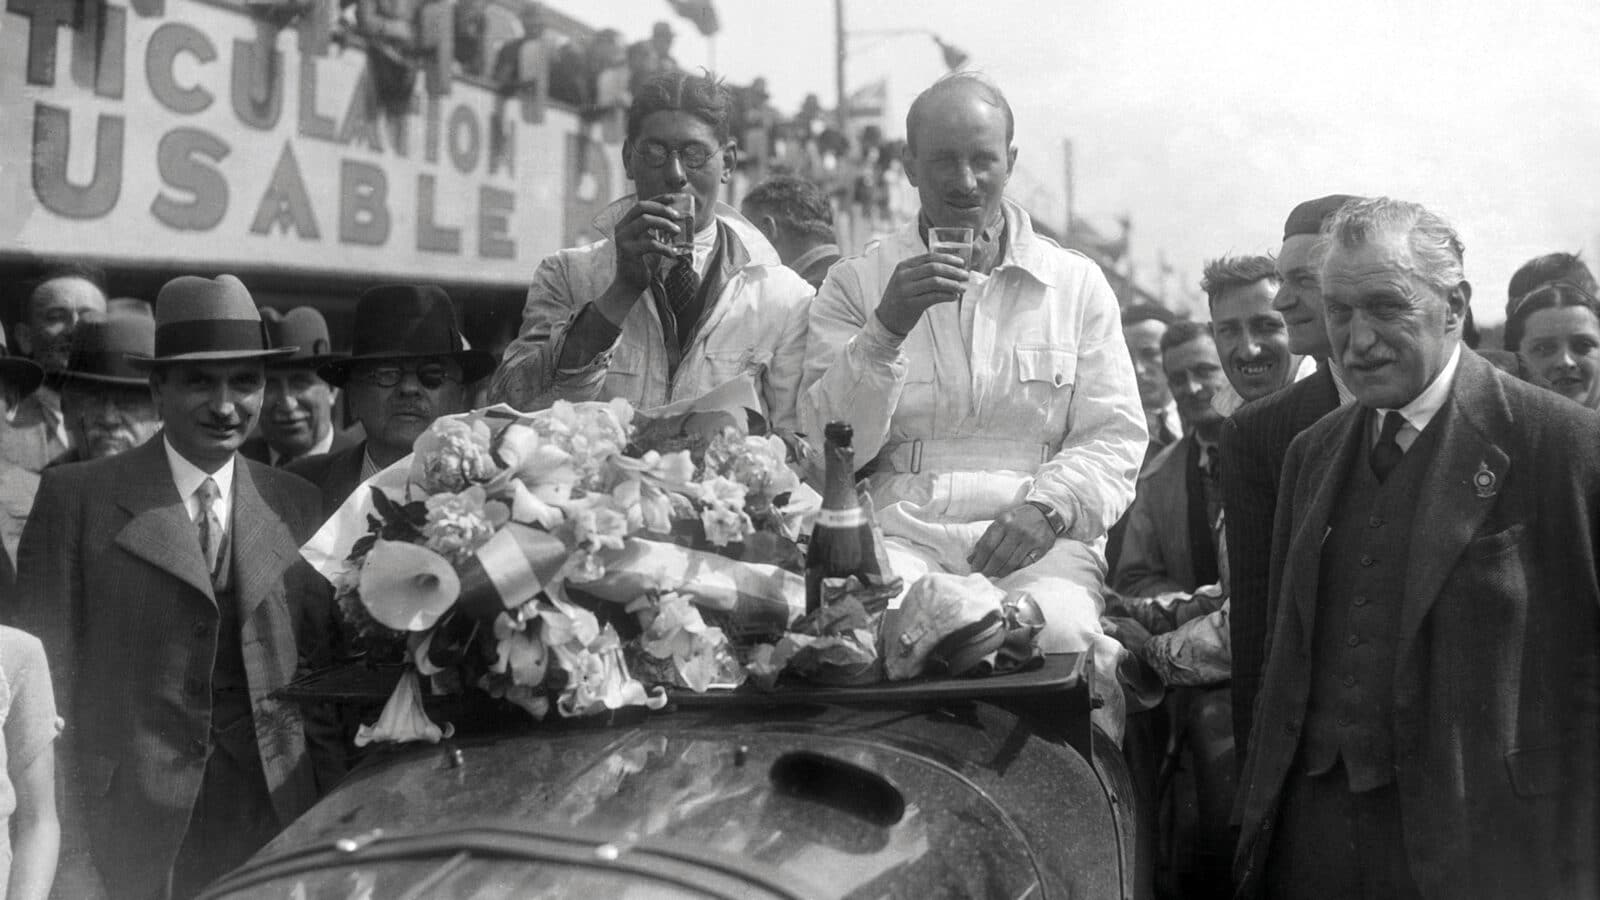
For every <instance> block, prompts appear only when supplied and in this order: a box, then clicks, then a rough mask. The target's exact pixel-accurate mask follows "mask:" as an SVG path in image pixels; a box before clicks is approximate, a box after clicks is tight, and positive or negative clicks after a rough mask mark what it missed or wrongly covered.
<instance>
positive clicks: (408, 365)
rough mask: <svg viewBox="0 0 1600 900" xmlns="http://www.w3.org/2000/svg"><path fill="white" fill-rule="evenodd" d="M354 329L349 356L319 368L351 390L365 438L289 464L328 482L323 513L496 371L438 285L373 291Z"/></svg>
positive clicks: (361, 304)
mask: <svg viewBox="0 0 1600 900" xmlns="http://www.w3.org/2000/svg"><path fill="white" fill-rule="evenodd" d="M355 334H356V340H355V347H354V348H353V350H352V352H351V355H350V356H349V357H348V358H345V359H335V360H332V361H330V362H327V363H324V364H323V366H322V367H321V368H320V369H318V370H317V371H318V374H320V375H321V376H322V378H323V380H324V381H326V382H328V383H329V384H331V385H333V386H334V387H336V388H340V389H342V390H343V391H344V392H345V402H346V403H347V404H348V406H349V409H350V412H351V414H352V415H354V416H355V418H356V419H357V420H358V421H360V423H361V425H362V428H363V429H364V430H365V431H366V433H367V437H366V440H364V441H362V442H361V443H359V444H356V445H354V446H351V447H346V448H345V449H343V450H340V451H337V452H334V453H329V454H325V455H322V456H312V457H308V458H306V459H302V460H299V461H297V462H295V463H293V464H292V465H290V466H289V471H290V472H293V473H294V474H296V475H299V476H300V477H302V478H304V479H306V480H307V481H310V482H311V483H313V484H316V485H319V486H320V487H321V488H322V507H323V516H324V517H327V516H331V515H333V513H334V511H335V510H337V509H338V508H339V506H340V505H341V504H343V503H344V501H345V498H347V497H349V496H350V493H351V492H352V491H354V490H355V489H356V486H357V485H359V484H360V483H361V482H363V481H365V480H366V479H368V478H370V477H372V476H373V475H376V474H377V473H378V472H380V471H382V470H383V469H385V468H387V467H388V466H390V465H391V464H393V463H395V462H396V461H398V460H399V459H400V458H401V457H404V456H405V455H406V454H408V453H410V452H411V445H412V443H413V442H414V441H416V439H417V436H418V435H420V434H422V433H423V432H424V431H427V430H428V426H430V425H432V424H433V420H434V419H436V418H438V417H439V416H446V415H450V414H452V413H458V412H464V411H465V410H466V396H467V394H466V388H467V386H468V385H470V384H472V383H473V382H475V381H477V380H478V379H480V378H483V377H484V376H485V375H488V374H489V373H490V372H492V371H494V357H493V356H492V355H490V354H489V353H488V352H487V351H484V350H471V349H468V348H467V345H466V341H464V340H462V338H461V332H460V331H459V330H457V328H456V315H455V306H454V305H453V304H451V302H450V295H449V294H446V293H445V292H444V289H443V288H441V287H439V286H437V285H432V284H422V285H411V284H388V285H381V286H379V287H375V288H372V289H371V290H368V291H367V292H366V293H364V294H362V295H361V299H360V300H359V301H357V303H356V323H355Z"/></svg>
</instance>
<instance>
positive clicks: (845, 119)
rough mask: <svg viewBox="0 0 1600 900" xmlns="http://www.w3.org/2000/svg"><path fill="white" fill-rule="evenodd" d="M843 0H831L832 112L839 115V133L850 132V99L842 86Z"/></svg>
mask: <svg viewBox="0 0 1600 900" xmlns="http://www.w3.org/2000/svg"><path fill="white" fill-rule="evenodd" d="M847 40H849V37H848V36H847V35H846V34H845V31H844V0H833V87H834V91H835V92H836V94H837V98H836V104H835V106H834V112H835V113H836V114H837V115H838V116H839V133H840V134H843V135H848V134H850V101H849V98H848V97H847V96H846V92H845V86H844V57H845V53H846V47H845V42H846V41H847Z"/></svg>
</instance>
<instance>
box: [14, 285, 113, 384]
mask: <svg viewBox="0 0 1600 900" xmlns="http://www.w3.org/2000/svg"><path fill="white" fill-rule="evenodd" d="M105 312H106V295H105V292H104V291H103V290H101V289H100V285H98V284H97V283H95V281H93V280H92V279H91V278H90V277H89V276H87V275H79V274H64V275H58V276H54V277H47V278H46V279H45V280H43V281H41V282H40V283H39V285H38V286H37V287H35V288H34V289H33V293H32V294H30V295H29V297H28V315H27V318H26V319H25V320H24V321H22V322H19V323H17V346H18V347H19V348H20V349H21V350H22V352H24V353H26V354H27V355H28V356H31V357H33V360H34V362H37V363H38V364H39V365H41V366H44V367H45V368H46V369H52V370H59V369H65V368H66V367H67V358H68V357H69V356H71V355H72V335H73V332H74V331H76V330H77V327H78V322H79V321H80V320H82V319H83V318H85V317H95V316H104V315H105Z"/></svg>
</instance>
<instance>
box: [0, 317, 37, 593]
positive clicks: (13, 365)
mask: <svg viewBox="0 0 1600 900" xmlns="http://www.w3.org/2000/svg"><path fill="white" fill-rule="evenodd" d="M43 381H44V369H43V368H42V367H40V365H39V364H38V363H36V362H34V361H33V360H31V359H23V358H21V357H17V356H12V355H11V354H10V352H9V350H8V348H7V347H6V332H5V329H4V328H0V431H4V430H6V429H7V428H9V427H10V425H9V424H8V423H7V422H6V414H7V413H8V412H10V411H11V410H12V409H14V408H15V407H16V405H17V404H18V403H20V402H21V401H22V399H23V398H24V397H27V396H28V395H30V394H32V393H33V392H34V391H36V390H38V389H39V385H40V383H42V382H43ZM38 489H39V476H38V475H37V474H35V473H33V472H30V471H28V470H27V469H25V468H23V467H22V466H19V465H17V464H16V463H13V462H11V461H10V460H8V459H6V458H5V457H4V456H0V545H3V546H0V588H10V587H11V584H12V582H14V581H15V580H16V575H17V570H16V561H17V540H18V539H19V538H21V536H22V525H23V523H24V522H26V521H28V510H29V509H31V508H32V507H33V495H34V492H35V491H37V490H38ZM8 605H9V604H8ZM4 612H5V613H6V614H7V615H6V618H8V619H9V618H10V615H9V614H10V612H11V611H10V610H9V609H6V610H4Z"/></svg>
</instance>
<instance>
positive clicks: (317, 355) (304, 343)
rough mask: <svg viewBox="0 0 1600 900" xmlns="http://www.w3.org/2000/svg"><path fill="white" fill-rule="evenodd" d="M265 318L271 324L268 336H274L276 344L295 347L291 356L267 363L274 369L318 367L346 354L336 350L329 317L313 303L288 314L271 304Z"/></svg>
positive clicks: (264, 312)
mask: <svg viewBox="0 0 1600 900" xmlns="http://www.w3.org/2000/svg"><path fill="white" fill-rule="evenodd" d="M261 320H262V321H263V322H265V323H266V324H267V337H268V338H270V339H271V341H272V346H274V347H293V348H295V351H294V352H293V353H291V354H290V355H288V356H285V357H283V358H281V359H274V360H272V361H271V362H269V363H267V365H268V366H270V367H272V368H274V369H281V368H296V369H298V368H316V367H317V366H320V365H322V364H323V363H325V362H329V361H331V360H335V359H342V358H343V357H344V356H345V354H343V353H334V352H333V341H332V340H331V339H330V338H329V337H328V320H327V319H324V318H323V317H322V313H320V312H317V311H316V310H315V309H313V308H311V307H309V306H297V307H295V308H294V309H291V310H289V311H288V312H286V313H280V312H278V311H277V310H275V309H273V308H272V307H270V306H269V307H267V308H266V309H263V310H262V311H261Z"/></svg>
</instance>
